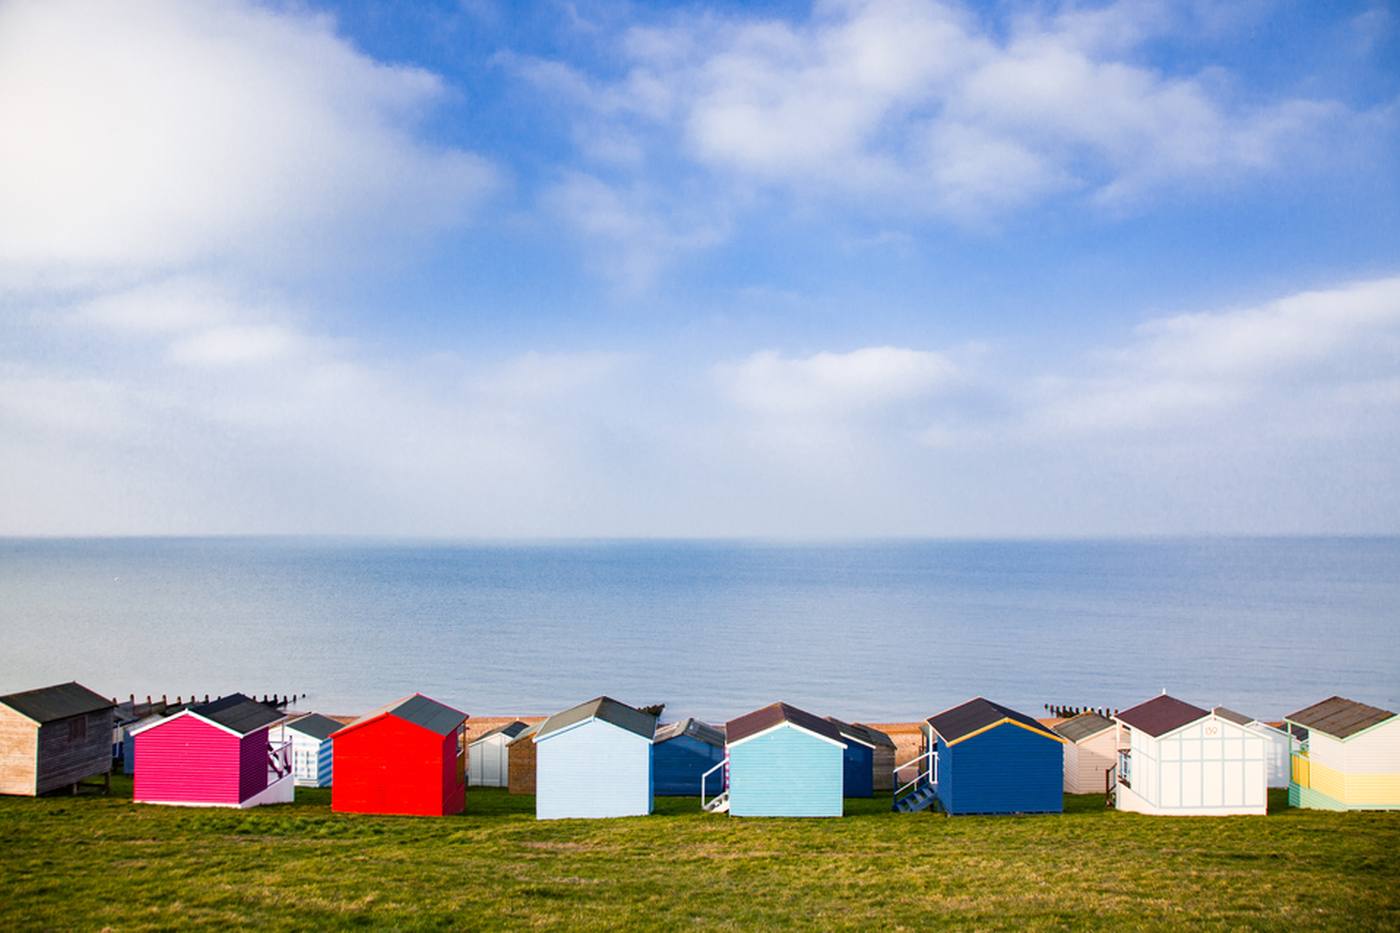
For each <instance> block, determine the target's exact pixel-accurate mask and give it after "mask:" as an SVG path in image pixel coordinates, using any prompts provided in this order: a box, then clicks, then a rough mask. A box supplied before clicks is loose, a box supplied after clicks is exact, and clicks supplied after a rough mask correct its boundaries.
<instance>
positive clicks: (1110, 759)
mask: <svg viewBox="0 0 1400 933" xmlns="http://www.w3.org/2000/svg"><path fill="white" fill-rule="evenodd" d="M1053 731H1054V732H1055V734H1056V735H1058V736H1059V737H1060V738H1062V739H1064V740H1065V745H1064V754H1065V767H1064V773H1065V783H1064V792H1065V793H1066V794H1106V793H1108V790H1109V788H1110V787H1112V785H1113V772H1114V771H1115V770H1116V769H1117V767H1118V726H1117V724H1116V723H1114V721H1113V720H1112V719H1109V718H1108V717H1107V716H1103V715H1100V714H1099V713H1095V712H1093V711H1090V712H1085V713H1080V714H1079V715H1078V716H1073V717H1071V718H1069V719H1066V720H1065V721H1064V722H1062V723H1060V724H1058V725H1056V726H1054V727H1053Z"/></svg>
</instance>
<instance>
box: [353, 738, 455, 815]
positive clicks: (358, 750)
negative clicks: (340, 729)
mask: <svg viewBox="0 0 1400 933" xmlns="http://www.w3.org/2000/svg"><path fill="white" fill-rule="evenodd" d="M448 738H449V739H451V741H452V743H453V757H454V760H455V757H456V747H455V744H456V737H455V736H449V737H448ZM445 747H446V743H445V742H444V741H443V737H442V736H440V735H438V734H437V733H435V732H432V731H430V730H428V729H424V728H422V727H420V726H416V725H414V724H412V723H409V722H405V721H404V720H402V719H399V718H398V717H396V716H384V717H381V718H380V719H377V720H375V721H373V722H368V723H365V724H364V725H362V726H359V727H358V728H356V729H353V730H350V731H348V732H344V733H343V734H337V735H336V736H334V737H333V738H332V750H333V754H334V764H333V767H334V770H335V780H334V782H333V783H332V784H331V809H332V810H335V811H336V812H340V813H385V814H399V815H404V816H442V815H443V814H444V813H445V812H458V811H459V810H460V809H461V806H460V804H459V805H458V809H457V810H454V811H447V810H446V809H445V807H446V802H447V801H448V800H449V799H450V798H451V797H452V793H451V792H450V791H449V789H448V788H446V787H444V783H445V778H444V775H445V774H446V772H447V767H448V766H445V763H444V762H443V750H444V748H445Z"/></svg>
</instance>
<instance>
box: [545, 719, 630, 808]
mask: <svg viewBox="0 0 1400 933" xmlns="http://www.w3.org/2000/svg"><path fill="white" fill-rule="evenodd" d="M655 733H656V716H655V715H653V714H652V713H646V712H643V711H641V710H639V709H635V708H634V707H631V706H628V705H627V704H626V703H619V702H618V701H617V700H614V699H612V698H611V697H598V698H597V699H594V700H589V701H588V702H587V703H582V704H580V705H578V706H575V707H573V708H572V709H566V710H564V711H563V712H562V713H555V714H554V715H553V716H551V717H549V718H548V719H546V720H545V721H544V722H543V723H541V725H540V728H539V731H538V732H536V733H535V735H534V737H533V741H534V743H535V756H536V758H535V817H536V818H537V819H541V820H557V819H569V818H576V817H577V818H598V817H612V816H645V815H646V814H648V813H650V812H651V806H652V770H651V744H652V737H653V736H654V735H655Z"/></svg>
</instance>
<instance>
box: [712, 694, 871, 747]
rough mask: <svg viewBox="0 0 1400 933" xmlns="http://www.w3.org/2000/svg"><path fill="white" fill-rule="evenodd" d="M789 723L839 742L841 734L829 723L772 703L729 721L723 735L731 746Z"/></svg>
mask: <svg viewBox="0 0 1400 933" xmlns="http://www.w3.org/2000/svg"><path fill="white" fill-rule="evenodd" d="M785 722H790V723H792V724H793V725H794V726H800V727H802V728H803V729H806V730H807V731H808V732H815V733H816V734H817V735H820V736H824V737H826V738H828V739H831V740H832V741H834V742H841V744H842V745H845V744H846V743H845V742H842V741H841V733H840V732H839V731H837V729H836V727H835V726H833V725H832V724H831V723H829V722H827V721H826V720H825V719H822V718H821V717H820V716H813V715H812V714H811V713H809V712H806V711H805V710H800V709H798V708H797V707H795V706H788V705H787V704H786V703H773V704H771V705H769V706H765V707H763V709H756V710H754V711H753V712H752V713H745V714H744V715H742V716H740V717H739V718H738V719H731V720H729V722H727V723H726V724H725V727H724V734H725V737H726V739H727V741H728V742H729V744H731V745H733V744H734V743H735V742H738V741H739V740H741V739H746V738H748V737H749V736H751V735H757V734H758V733H760V732H762V731H763V730H764V729H771V728H773V727H774V726H777V725H781V724H782V723H785Z"/></svg>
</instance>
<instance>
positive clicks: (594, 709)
mask: <svg viewBox="0 0 1400 933" xmlns="http://www.w3.org/2000/svg"><path fill="white" fill-rule="evenodd" d="M589 719H601V720H602V721H603V722H606V723H611V724H612V725H614V726H617V727H618V728H619V729H625V730H627V731H628V732H635V733H636V734H637V735H640V736H642V737H643V738H647V739H649V738H651V737H652V736H653V735H655V734H656V716H655V715H653V714H651V713H644V712H642V711H641V710H639V709H637V708H636V707H633V706H628V705H627V704H626V703H623V702H621V701H619V700H614V699H613V698H612V697H595V698H594V699H592V700H589V701H588V702H587V703H580V704H579V705H578V706H574V707H571V708H569V709H566V710H564V711H563V712H560V713H555V714H554V715H553V716H550V717H549V718H548V719H546V720H545V721H544V722H542V723H541V724H540V727H539V730H538V731H537V732H536V733H535V741H536V742H538V741H539V740H540V739H543V738H545V737H546V736H548V735H550V734H551V733H554V732H558V731H559V730H561V729H565V728H568V727H569V726H572V725H574V724H576V723H580V722H585V721H587V720H589Z"/></svg>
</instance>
